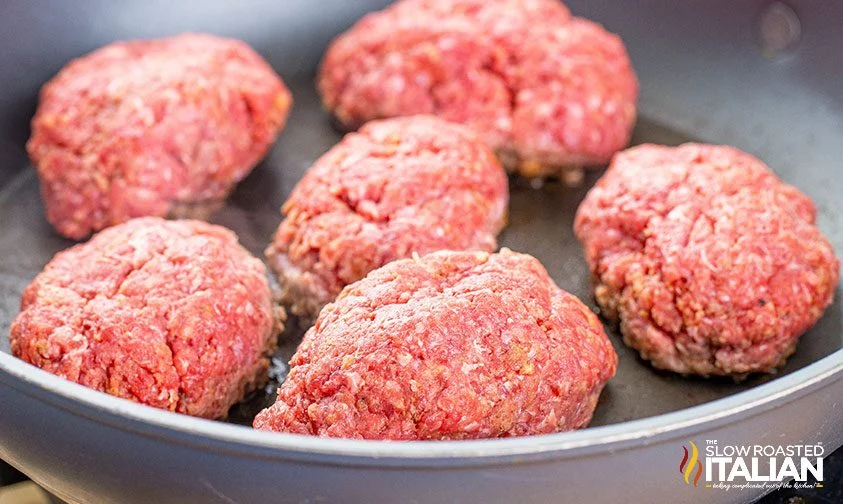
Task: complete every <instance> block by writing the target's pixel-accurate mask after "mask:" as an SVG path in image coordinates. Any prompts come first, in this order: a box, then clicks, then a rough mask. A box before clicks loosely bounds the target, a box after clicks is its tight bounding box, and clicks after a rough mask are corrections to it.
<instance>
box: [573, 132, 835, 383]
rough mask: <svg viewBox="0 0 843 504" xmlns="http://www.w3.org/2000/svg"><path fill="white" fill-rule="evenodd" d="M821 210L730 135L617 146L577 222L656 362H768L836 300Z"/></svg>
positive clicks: (635, 337)
mask: <svg viewBox="0 0 843 504" xmlns="http://www.w3.org/2000/svg"><path fill="white" fill-rule="evenodd" d="M815 214H816V210H815V208H814V204H813V203H812V202H811V200H810V199H809V198H808V197H807V196H805V195H804V194H802V193H801V192H799V190H798V189H796V188H795V187H792V186H790V185H787V184H785V183H783V182H782V181H780V180H779V179H778V178H777V177H776V176H775V175H774V174H773V173H772V172H771V171H770V170H769V169H768V168H767V166H765V165H764V164H763V163H762V162H761V161H759V160H758V159H756V158H754V157H752V156H750V155H749V154H746V153H744V152H741V151H739V150H737V149H734V148H732V147H724V146H713V145H699V144H685V145H683V146H680V147H675V148H673V147H661V146H655V145H644V146H640V147H635V148H632V149H629V150H626V151H624V152H622V153H620V154H618V155H617V156H616V157H615V159H614V160H613V161H612V164H611V166H610V167H609V170H608V171H607V172H606V175H604V176H603V178H602V179H600V181H599V182H598V183H597V185H596V186H595V187H594V188H593V189H592V190H591V192H589V194H588V196H587V197H586V199H585V200H584V201H583V203H582V204H581V205H580V208H579V210H578V212H577V217H576V221H575V224H574V228H575V232H576V234H577V236H578V237H579V239H580V241H581V242H582V244H583V247H584V249H585V256H586V259H587V261H588V263H589V265H590V267H591V271H592V273H593V275H594V278H595V283H596V287H595V295H596V298H597V302H598V303H599V304H600V306H601V307H602V308H603V310H604V313H606V315H607V316H609V317H610V318H617V319H620V328H621V331H622V332H623V335H624V341H625V342H626V343H627V344H628V345H630V346H631V347H633V348H635V349H637V350H638V351H639V352H640V353H641V355H642V357H644V358H645V359H647V360H649V361H651V362H652V363H653V365H655V366H656V367H659V368H662V369H669V370H672V371H677V372H680V373H694V374H701V375H728V374H736V375H740V374H744V373H749V372H754V371H773V370H774V369H775V368H776V367H777V366H779V365H781V364H783V363H784V361H785V359H786V358H787V357H788V356H789V355H790V354H791V353H793V351H794V349H795V347H796V342H797V340H798V338H799V336H800V335H801V334H802V333H803V332H804V331H805V330H807V329H808V328H809V327H811V325H813V324H814V323H815V322H816V321H817V320H818V319H819V318H820V317H821V316H822V313H823V310H824V309H825V308H826V307H827V306H828V305H829V304H830V303H831V300H832V295H833V291H834V289H835V286H836V285H837V280H838V274H839V263H838V261H837V258H836V257H835V255H834V251H833V249H832V247H831V245H830V243H829V242H828V240H827V239H826V238H825V237H824V236H823V235H822V234H821V233H820V231H819V230H818V229H817V228H816V227H815V226H814V218H815Z"/></svg>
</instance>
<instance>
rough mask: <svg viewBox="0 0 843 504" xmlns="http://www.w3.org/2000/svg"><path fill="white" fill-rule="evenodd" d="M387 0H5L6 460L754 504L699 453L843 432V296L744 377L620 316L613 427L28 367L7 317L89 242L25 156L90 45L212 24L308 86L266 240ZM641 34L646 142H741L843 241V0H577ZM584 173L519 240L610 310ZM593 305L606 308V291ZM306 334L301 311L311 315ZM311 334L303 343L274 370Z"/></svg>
mask: <svg viewBox="0 0 843 504" xmlns="http://www.w3.org/2000/svg"><path fill="white" fill-rule="evenodd" d="M385 3H386V2H385V1H377V0H367V1H362V0H358V1H355V2H348V1H345V0H323V1H320V2H316V1H312V0H311V1H305V0H281V1H278V0H274V1H272V0H262V1H248V2H227V1H223V0H214V1H201V2H200V1H190V2H178V3H171V2H165V1H164V0H154V1H150V0H147V1H140V0H138V1H125V2H111V1H109V0H95V1H88V2H62V1H59V0H56V1H52V2H46V1H32V2H27V1H24V0H18V1H12V2H3V3H2V5H0V37H2V43H3V50H2V51H0V75H2V77H0V82H1V83H2V84H1V85H0V119H1V120H0V335H2V336H0V350H2V352H0V457H1V458H3V459H5V460H7V461H8V462H10V463H11V464H12V465H14V466H15V467H17V468H19V469H21V470H22V471H24V472H25V473H26V474H28V475H29V476H30V477H32V478H33V479H34V480H35V481H37V482H38V483H40V484H42V485H43V486H44V487H46V488H47V489H49V490H51V491H52V492H54V493H55V494H56V495H58V496H60V497H61V498H63V499H66V500H67V501H69V502H96V503H110V502H120V503H132V502H138V503H141V502H143V503H149V502H155V503H159V502H184V503H213V502H219V503H228V504H231V503H258V502H273V503H287V502H289V503H319V502H324V503H343V502H407V503H445V502H451V503H475V502H477V503H480V502H482V503H492V502H519V503H547V502H621V501H628V502H749V501H752V500H754V499H756V498H757V497H759V496H760V495H761V493H763V490H757V489H744V490H736V489H732V490H731V491H729V492H724V491H717V490H713V489H706V488H702V487H698V488H695V487H693V486H692V485H688V484H686V483H685V482H684V481H683V479H682V477H681V475H680V474H678V471H677V469H678V466H679V463H680V460H681V458H682V447H683V445H687V442H688V441H696V443H697V444H698V445H700V444H701V443H705V440H718V441H719V442H721V443H724V444H726V443H733V444H734V443H738V444H751V443H762V444H788V443H809V444H815V443H822V444H823V446H824V448H825V451H826V453H830V452H831V451H833V450H834V449H835V448H837V447H838V446H840V445H841V444H843V422H841V408H843V406H841V404H843V350H841V346H843V327H841V326H843V308H841V303H840V297H841V293H840V291H839V290H838V292H837V296H836V298H837V301H836V302H835V304H834V305H833V306H832V307H830V308H829V310H828V311H827V312H826V314H825V317H824V318H823V319H822V320H821V321H820V322H819V324H817V326H815V327H814V328H813V329H811V330H810V331H809V332H808V333H807V334H806V335H805V336H804V337H803V339H802V340H801V342H800V344H799V348H798V351H797V353H796V354H795V355H794V356H793V357H792V358H791V359H790V361H789V362H788V364H787V366H786V367H785V368H784V369H782V370H781V371H780V373H778V374H777V375H775V376H752V377H750V378H749V379H747V380H745V381H742V382H740V383H735V382H733V381H730V380H723V379H709V380H705V379H692V378H682V377H679V376H675V375H672V374H667V373H661V372H657V371H654V370H653V369H651V368H650V367H649V366H648V365H647V364H646V363H644V362H643V361H641V360H640V359H638V358H637V356H636V354H635V353H634V352H632V351H630V350H628V349H626V348H625V347H624V346H623V345H622V344H621V343H620V339H619V338H618V335H617V331H616V329H615V328H611V327H610V328H609V329H610V334H611V335H612V339H613V342H614V343H615V346H616V348H617V350H618V352H619V354H620V358H621V360H620V369H619V372H618V375H617V377H616V378H615V379H614V380H613V381H612V382H611V383H610V385H609V386H608V387H607V389H606V391H605V392H604V394H603V396H602V399H601V402H600V405H599V407H598V410H597V413H596V416H595V418H594V422H593V424H592V427H590V428H588V429H585V430H582V431H578V432H571V433H562V434H555V435H546V436H535V437H527V438H515V439H497V440H483V441H460V442H416V443H406V442H368V441H367V442H363V441H352V440H336V439H320V438H311V437H302V436H293V435H281V434H272V433H266V432H257V431H253V430H251V429H249V428H247V427H244V426H241V425H232V423H245V424H248V423H249V420H250V418H251V416H252V415H253V414H254V412H255V410H256V409H257V408H260V407H262V406H263V405H264V404H267V403H268V402H271V401H272V398H273V397H272V392H273V391H272V390H271V387H270V389H268V390H267V391H266V392H264V393H261V394H258V395H257V396H256V397H254V398H253V399H252V400H250V401H249V402H247V403H246V404H244V405H241V406H239V407H236V408H235V409H234V410H232V414H231V422H230V423H222V422H211V421H206V420H201V419H195V418H190V417H187V416H181V415H177V414H173V413H168V412H163V411H159V410H155V409H152V408H148V407H144V406H140V405H137V404H134V403H131V402H128V401H124V400H120V399H116V398H113V397H110V396H108V395H105V394H101V393H99V392H95V391H92V390H89V389H86V388H84V387H81V386H79V385H76V384H73V383H70V382H67V381H65V380H62V379H60V378H57V377H55V376H52V375H50V374H48V373H45V372H42V371H40V370H38V369H35V368H34V367H32V366H29V365H27V364H24V363H23V362H21V361H18V360H17V359H15V358H14V357H12V356H11V355H9V354H8V353H7V352H8V350H9V347H8V338H7V334H8V327H9V324H10V322H11V320H12V319H13V317H14V316H15V314H16V313H17V311H18V299H19V296H20V293H21V291H22V290H23V288H24V286H25V285H26V284H27V283H28V282H29V281H30V280H31V279H32V278H33V277H34V276H35V275H36V274H37V272H38V271H39V270H40V269H41V268H42V267H43V266H44V264H45V263H46V262H47V261H48V260H49V259H50V257H51V256H52V255H53V254H54V253H56V252H57V251H59V250H61V249H63V248H65V247H67V246H69V245H70V244H71V243H70V242H68V241H65V240H63V239H61V238H60V237H58V236H57V235H56V234H55V233H54V232H53V231H52V229H51V228H50V227H49V225H48V224H47V223H46V221H45V220H44V217H43V209H42V206H41V202H40V198H39V195H38V186H37V182H36V179H35V176H34V170H32V168H31V166H30V165H29V162H28V160H27V159H26V156H25V153H24V143H25V142H26V139H27V137H28V134H29V130H28V122H29V119H30V118H31V116H32V114H33V112H34V108H35V100H36V95H37V92H38V89H39V87H40V85H41V84H42V83H43V82H44V81H46V80H47V79H48V78H49V77H51V76H52V75H54V74H55V72H56V71H57V70H58V69H59V68H60V67H61V66H62V65H63V64H64V63H66V62H67V61H68V60H69V59H70V58H72V57H74V56H78V55H81V54H84V53H86V52H88V51H90V50H92V49H94V48H96V47H98V46H101V45H103V44H106V43H108V42H111V41H113V40H117V39H126V38H141V37H153V36H163V35H169V34H174V33H179V32H183V31H206V32H211V33H216V34H220V35H226V36H233V37H237V38H241V39H244V40H246V41H247V42H249V43H250V44H252V45H253V46H254V47H255V48H256V49H257V50H258V51H259V52H260V53H262V54H263V55H264V56H265V57H266V58H267V59H268V60H269V61H270V62H271V64H272V65H273V66H274V67H275V69H276V70H277V71H278V72H279V73H280V74H281V75H282V76H283V77H284V78H285V80H286V81H287V82H288V84H289V85H290V87H291V88H292V90H293V92H294V96H295V106H294V109H293V113H292V116H291V117H290V120H289V125H288V127H287V129H286V131H284V133H283V134H282V136H281V138H280V140H279V142H278V143H277V144H276V146H275V147H274V148H273V150H272V151H271V152H270V154H269V155H268V157H267V158H266V159H265V160H264V161H263V162H262V163H261V165H260V166H258V167H257V169H256V170H255V171H254V173H253V174H252V175H250V176H249V177H248V178H247V179H246V180H244V181H243V182H242V183H241V185H240V186H239V187H238V189H237V190H236V192H235V193H234V194H233V195H232V197H231V199H230V201H229V203H228V205H227V206H226V207H225V208H224V209H223V210H222V211H220V212H219V213H218V214H217V215H216V217H215V218H214V221H215V222H217V223H219V224H223V225H226V226H229V227H230V228H232V229H234V230H235V231H236V232H237V233H238V234H239V236H240V239H241V241H242V242H243V243H244V245H245V246H246V247H248V248H249V249H251V250H252V251H253V252H254V253H256V254H260V252H261V250H262V249H263V247H264V246H265V244H266V243H267V242H268V240H269V237H270V235H271V233H272V231H273V230H274V228H275V226H276V225H277V224H278V222H279V221H280V215H279V213H278V208H279V207H280V205H281V203H282V202H283V201H284V199H285V198H286V196H287V194H288V193H289V191H290V190H291V188H292V187H293V185H294V184H295V182H296V181H297V180H298V179H299V177H300V176H301V175H302V173H303V171H304V170H305V169H306V168H307V166H308V165H309V164H310V163H311V162H312V161H313V160H314V159H315V158H316V157H317V156H318V155H319V154H321V153H322V152H324V151H325V150H327V149H328V148H329V147H330V146H331V145H333V144H334V143H335V142H336V141H337V140H338V139H339V138H340V134H339V133H338V132H337V131H335V130H334V129H333V128H332V125H331V121H330V119H329V117H328V115H327V114H326V113H325V112H323V111H322V110H321V107H320V105H319V101H318V97H317V95H316V92H315V90H314V86H313V76H314V72H315V68H316V65H317V63H318V61H319V58H320V56H321V55H322V53H323V51H324V49H325V46H326V45H327V43H328V41H329V40H330V39H331V38H332V37H333V36H335V35H336V34H338V33H340V32H341V31H342V30H344V29H345V28H347V27H348V26H350V25H351V23H352V22H353V21H354V20H356V19H357V18H358V17H359V16H360V15H362V14H363V13H364V12H365V11H367V10H372V9H376V8H380V7H382V6H383V5H384V4H385ZM568 4H569V6H570V7H571V9H572V11H573V12H574V13H575V14H577V15H582V16H586V17H590V18H593V19H595V20H597V21H600V22H602V23H603V24H605V26H606V27H607V28H608V29H610V30H612V31H615V32H617V33H619V34H621V36H622V37H623V38H624V40H625V42H626V44H627V45H628V48H629V51H630V54H631V57H632V60H633V62H634V64H635V66H636V69H637V72H638V75H639V78H640V80H641V100H640V120H639V124H638V126H637V129H636V132H635V138H634V142H642V141H649V142H658V143H666V144H677V143H680V142H683V141H687V140H697V141H707V142H718V143H728V144H732V145H736V146H738V147H740V148H742V149H744V150H747V151H749V152H751V153H753V154H755V155H757V156H758V157H760V158H761V159H763V160H765V161H766V162H767V163H768V164H769V165H770V166H771V167H772V168H773V169H774V170H775V171H776V172H777V173H778V174H779V175H780V176H781V177H782V178H783V179H785V180H786V181H788V182H791V183H793V184H795V185H797V186H798V187H800V188H801V189H802V190H803V191H805V192H806V193H808V194H809V195H810V196H811V197H812V198H813V199H814V200H815V201H816V203H817V205H818V208H819V226H820V227H821V228H822V229H823V231H824V232H825V233H826V235H827V236H829V237H830V239H831V241H832V243H833V244H834V246H835V248H836V250H837V251H838V253H839V252H840V251H843V229H841V223H840V216H841V215H843V199H841V198H840V190H841V188H843V171H841V169H840V167H839V162H840V159H843V141H841V139H843V87H842V86H841V85H840V82H841V81H843V58H841V56H840V54H841V52H840V51H841V48H843V31H841V30H840V25H839V23H840V21H841V20H843V2H833V1H829V2H810V1H808V0H804V1H803V0H798V1H797V0H794V1H793V2H792V3H790V4H789V6H785V5H783V4H778V3H776V4H770V3H768V2H766V1H760V0H747V1H741V2H735V1H733V0H706V1H703V0H698V1H693V2H661V1H658V0H645V1H640V2H634V3H633V2H622V3H621V2H614V1H610V0H591V1H586V0H576V1H574V0H571V1H569V2H568ZM597 175H598V174H597V173H594V174H591V175H590V176H589V177H587V179H586V182H585V185H584V186H582V187H579V188H574V189H569V188H565V187H562V186H561V185H559V184H558V183H548V184H546V185H544V186H543V187H541V188H539V189H535V188H532V187H530V186H529V185H528V184H525V183H523V182H520V181H518V180H513V181H512V183H511V191H512V201H511V206H510V215H511V222H510V225H509V227H508V228H507V229H506V230H505V231H504V233H503V235H502V237H501V245H502V246H507V247H510V248H512V249H515V250H519V251H523V252H528V253H530V254H533V255H535V256H536V257H538V258H539V259H540V260H541V261H542V262H543V263H544V264H545V266H546V267H547V269H548V270H549V272H550V273H551V275H552V276H553V278H554V279H555V280H556V281H557V283H558V284H559V285H560V286H561V287H562V288H564V289H566V290H568V291H570V292H572V293H574V294H576V295H577V296H579V297H580V298H581V299H583V300H586V301H587V302H589V303H592V302H591V297H590V290H589V275H588V271H587V268H586V266H585V263H584V261H583V259H582V255H581V251H580V249H579V246H578V244H577V243H576V242H575V240H574V238H573V235H572V231H571V226H572V221H573V215H574V211H575V209H576V207H577V204H578V203H579V201H580V200H581V199H582V197H583V196H584V194H585V192H586V190H587V189H588V187H589V186H590V185H591V184H592V183H593V182H594V180H595V179H596V177H597ZM592 307H593V303H592ZM291 325H293V324H291ZM300 335H301V332H300V331H296V330H290V331H289V334H286V335H285V338H287V339H285V340H284V341H286V343H285V344H283V345H282V346H281V349H280V350H279V353H278V355H277V359H276V365H275V366H274V369H273V373H274V376H275V383H276V384H277V381H278V380H280V379H282V378H283V374H284V370H285V368H284V364H283V363H284V362H286V359H287V358H289V356H290V355H291V352H292V351H293V350H294V348H295V343H296V338H297V337H300Z"/></svg>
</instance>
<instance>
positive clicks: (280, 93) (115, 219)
mask: <svg viewBox="0 0 843 504" xmlns="http://www.w3.org/2000/svg"><path fill="white" fill-rule="evenodd" d="M290 104H291V98H290V93H289V91H288V90H287V88H286V87H284V84H283V82H281V79H280V78H279V77H278V76H277V75H276V74H275V72H273V70H272V68H270V66H269V65H268V64H267V63H266V62H265V61H264V60H263V59H262V58H261V57H260V56H258V54H256V53H255V52H254V51H253V50H252V49H251V48H250V47H249V46H247V45H246V44H245V43H243V42H240V41H237V40H232V39H223V38H218V37H213V36H211V35H193V34H189V35H180V36H177V37H172V38H165V39H158V40H144V41H132V42H117V43H114V44H111V45H108V46H106V47H104V48H102V49H99V50H97V51H94V52H93V53H91V54H89V55H87V56H84V57H82V58H79V59H77V60H75V61H72V62H71V63H70V64H68V65H67V66H66V67H65V68H64V69H63V70H62V71H61V72H59V74H58V75H57V76H56V77H55V78H53V79H52V80H51V81H50V82H48V83H47V84H46V85H45V86H44V88H43V89H42V90H41V100H40V103H39V105H38V111H37V112H36V114H35V118H34V119H33V120H32V138H30V140H29V143H28V144H27V150H28V151H29V155H30V157H31V158H32V161H33V163H34V164H35V167H36V168H37V170H38V175H39V177H40V179H41V192H42V195H43V198H44V203H45V206H46V211H47V219H48V220H49V221H50V222H51V223H52V224H53V226H55V228H56V229H57V230H58V231H59V233H61V234H62V235H64V236H66V237H68V238H74V239H81V238H84V237H85V236H87V235H88V234H89V233H91V232H92V231H97V230H99V229H102V228H104V227H107V226H109V225H112V224H116V223H119V222H124V221H126V220H128V219H130V218H132V217H138V216H144V215H152V216H159V217H163V216H166V215H173V216H194V217H197V218H205V217H206V216H207V215H208V214H209V213H210V212H211V211H212V210H214V209H216V207H218V206H219V204H220V203H221V202H222V200H223V199H225V197H226V196H227V195H228V193H229V191H230V190H231V189H232V187H233V186H234V184H236V183H237V182H238V181H239V180H240V179H242V178H243V177H245V176H246V174H248V173H249V172H250V171H251V170H252V168H253V167H254V165H255V164H256V163H257V162H258V161H259V160H260V158H262V157H263V156H264V154H265V153H266V151H267V150H268V148H269V146H270V144H271V143H272V142H273V141H274V140H275V137H276V135H277V134H278V132H279V131H280V129H281V128H282V127H283V125H284V122H285V120H286V118H287V112H288V110H289V108H290Z"/></svg>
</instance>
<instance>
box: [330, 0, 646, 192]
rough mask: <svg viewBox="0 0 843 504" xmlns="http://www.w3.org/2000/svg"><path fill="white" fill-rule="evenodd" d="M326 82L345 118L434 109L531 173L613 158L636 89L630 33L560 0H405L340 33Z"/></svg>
mask: <svg viewBox="0 0 843 504" xmlns="http://www.w3.org/2000/svg"><path fill="white" fill-rule="evenodd" d="M318 85H319V89H320V92H321V94H322V99H323V102H324V104H325V106H326V108H327V109H328V110H329V111H331V112H332V113H333V114H334V115H335V116H336V117H337V118H338V120H339V121H340V122H341V123H342V124H344V125H345V126H346V127H349V128H354V127H357V126H358V125H360V124H362V123H363V122H365V121H367V120H370V119H373V118H382V117H393V116H401V115H411V114H436V115H439V116H441V117H443V118H445V119H448V120H450V121H454V122H458V123H463V124H466V125H469V126H471V127H472V128H473V129H475V130H476V131H477V132H478V133H479V134H480V135H481V136H482V137H483V138H484V139H485V140H486V141H487V142H488V143H489V145H490V146H492V147H493V148H494V149H496V150H497V151H498V152H499V153H500V155H501V157H502V159H503V160H504V161H505V164H506V165H507V167H508V168H509V169H511V170H514V171H517V172H519V173H521V174H523V175H525V176H528V177H536V176H543V175H555V174H558V173H560V170H565V169H568V168H571V167H581V166H584V165H595V164H605V163H606V162H608V161H609V159H610V157H611V156H612V154H613V153H614V152H616V151H617V150H618V149H621V148H623V147H624V146H625V145H626V144H627V142H628V141H629V137H630V134H631V130H632V127H633V125H634V123H635V106H636V100H637V94H638V84H637V80H636V77H635V73H634V71H633V69H632V66H631V64H630V61H629V57H628V56H627V53H626V49H625V48H624V45H623V43H622V42H621V40H620V39H619V38H618V37H617V36H615V35H613V34H610V33H608V32H606V31H605V30H604V29H603V28H602V27H600V26H599V25H597V24H596V23H593V22H591V21H588V20H586V19H582V18H573V17H571V15H570V13H569V12H568V9H567V8H566V7H565V6H564V5H563V4H562V3H561V2H559V1H557V0H403V1H399V2H397V3H396V4H394V5H392V6H390V7H388V8H386V9H385V10H383V11H380V12H376V13H373V14H370V15H367V16H366V17H364V18H363V19H362V20H360V21H359V22H358V23H357V24H356V25H354V26H353V27H352V28H351V29H350V30H349V31H347V32H346V33H344V34H342V35H341V36H339V37H338V38H337V39H336V40H335V41H334V42H333V44H332V45H331V46H330V48H329V49H328V52H327V54H326V55H325V57H324V59H323V61H322V65H321V70H320V73H319V78H318Z"/></svg>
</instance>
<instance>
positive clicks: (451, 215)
mask: <svg viewBox="0 0 843 504" xmlns="http://www.w3.org/2000/svg"><path fill="white" fill-rule="evenodd" d="M508 199H509V189H508V186H507V179H506V174H505V173H504V170H503V168H501V166H500V164H498V162H497V160H496V159H495V156H494V153H493V152H492V151H491V149H489V147H488V146H487V145H486V144H484V143H483V142H482V141H481V140H480V139H478V138H477V137H476V136H475V134H474V133H472V132H471V131H469V130H468V129H467V128H465V127H463V126H460V125H456V124H451V123H448V122H446V121H443V120H441V119H438V118H436V117H431V116H416V117H405V118H396V119H388V120H383V121H374V122H371V123H369V124H367V125H366V126H365V127H363V128H362V129H361V130H360V131H359V132H358V133H351V134H349V135H347V136H346V137H345V138H344V139H343V140H342V142H340V143H339V144H338V145H336V146H334V147H333V148H332V149H331V150H330V151H328V152H327V153H326V154H325V155H323V156H322V157H321V158H320V159H318V160H317V161H316V162H315V163H314V164H313V166H312V167H310V169H308V171H307V173H306V174H305V176H304V177H303V178H302V180H301V181H299V183H298V185H296V187H295V189H294V190H293V192H292V194H291V195H290V197H289V199H288V200H287V202H286V203H284V206H283V208H282V212H283V213H284V215H285V219H284V220H283V221H282V223H281V225H280V226H279V228H278V231H277V232H276V234H275V237H274V239H273V241H272V243H271V244H270V246H269V248H268V249H267V251H266V255H267V258H268V260H269V263H270V264H271V265H272V267H273V269H275V271H276V272H278V276H279V280H280V283H281V285H282V289H283V296H282V297H283V301H284V302H285V303H286V304H289V305H290V306H291V311H292V312H293V313H295V314H297V315H301V316H303V317H305V318H306V319H310V320H312V319H315V318H316V315H318V313H319V310H320V309H321V308H322V306H323V305H324V304H325V303H328V302H330V301H331V300H332V299H334V297H336V295H337V294H339V292H340V290H341V289H342V288H343V287H344V286H345V285H347V284H349V283H351V282H354V281H356V280H359V279H360V278H362V277H363V276H365V275H366V273H368V272H369V271H371V270H373V269H375V268H377V267H380V266H382V265H384V264H386V263H387V262H389V261H393V260H395V259H402V258H406V257H410V256H411V255H412V254H414V253H417V254H426V253H428V252H433V251H436V250H443V249H447V250H470V249H476V250H486V251H492V250H494V249H495V248H496V247H497V243H496V240H495V235H497V233H498V232H499V231H500V229H501V228H502V227H503V226H504V223H505V221H506V207H507V202H508Z"/></svg>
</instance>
